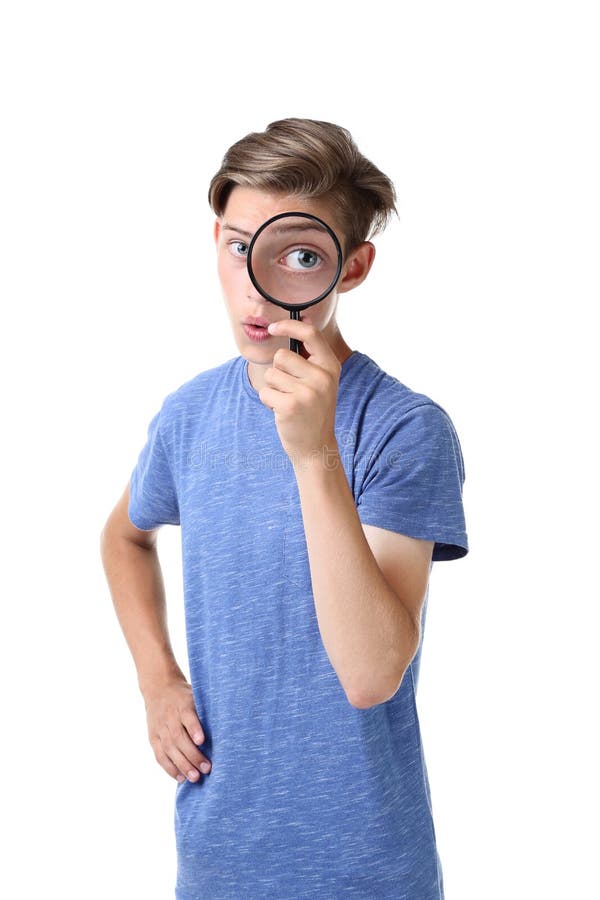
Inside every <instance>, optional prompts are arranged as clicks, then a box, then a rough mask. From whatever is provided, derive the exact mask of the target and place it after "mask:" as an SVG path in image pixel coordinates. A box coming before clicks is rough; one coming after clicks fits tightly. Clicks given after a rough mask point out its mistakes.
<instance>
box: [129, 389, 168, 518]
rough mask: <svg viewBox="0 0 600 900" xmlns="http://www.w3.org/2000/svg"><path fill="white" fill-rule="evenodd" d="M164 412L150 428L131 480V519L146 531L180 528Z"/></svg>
mask: <svg viewBox="0 0 600 900" xmlns="http://www.w3.org/2000/svg"><path fill="white" fill-rule="evenodd" d="M163 408H164V405H163ZM162 411H163V410H162V408H161V410H159V412H157V413H156V415H155V416H154V418H153V419H152V420H151V422H150V424H149V426H148V437H147V441H146V444H145V445H144V447H143V448H142V451H141V453H140V455H139V457H138V461H137V463H136V466H135V468H134V469H133V472H132V473H131V478H130V485H129V509H128V513H129V519H130V520H131V522H133V524H134V525H135V526H136V528H141V529H142V530H144V531H151V530H152V529H153V528H158V527H159V526H160V525H179V503H178V499H177V490H176V487H175V482H174V479H173V473H172V470H171V464H170V462H169V457H168V453H167V450H166V448H165V443H164V440H163V436H162V434H161V429H160V424H161V414H162Z"/></svg>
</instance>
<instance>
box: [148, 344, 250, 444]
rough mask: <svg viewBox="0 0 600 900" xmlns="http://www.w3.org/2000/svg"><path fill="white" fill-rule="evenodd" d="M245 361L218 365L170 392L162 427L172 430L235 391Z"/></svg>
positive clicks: (236, 359) (234, 359) (163, 409)
mask: <svg viewBox="0 0 600 900" xmlns="http://www.w3.org/2000/svg"><path fill="white" fill-rule="evenodd" d="M242 361H243V360H242V357H241V356H234V357H232V358H231V359H228V360H227V361H226V362H224V363H221V364H220V365H218V366H213V368H211V369H205V370H204V371H202V372H199V373H198V374H197V375H194V377H193V378H190V379H188V380H187V381H184V382H183V383H182V384H180V385H179V386H178V387H177V388H175V390H173V391H171V392H170V393H168V394H167V395H166V396H165V397H164V399H163V401H162V406H161V409H160V413H159V415H160V424H161V426H162V427H164V428H168V427H169V426H170V425H173V424H174V423H175V422H177V421H178V420H180V419H181V418H182V416H185V415H186V414H188V413H190V412H192V411H193V410H197V409H199V408H202V407H203V406H204V405H205V404H206V403H207V402H209V401H213V402H216V403H218V402H219V399H220V397H221V396H222V395H224V394H225V393H226V392H230V391H231V388H232V385H233V384H234V382H235V379H236V378H238V377H239V371H238V370H239V367H240V364H241V362H242Z"/></svg>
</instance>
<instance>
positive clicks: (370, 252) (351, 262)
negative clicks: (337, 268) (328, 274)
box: [336, 241, 375, 294]
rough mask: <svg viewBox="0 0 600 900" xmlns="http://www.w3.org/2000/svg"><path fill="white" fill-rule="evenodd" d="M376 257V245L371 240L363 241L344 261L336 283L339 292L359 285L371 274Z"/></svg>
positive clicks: (341, 292)
mask: <svg viewBox="0 0 600 900" xmlns="http://www.w3.org/2000/svg"><path fill="white" fill-rule="evenodd" d="M374 259H375V245H374V244H372V243H371V241H363V243H362V244H359V245H358V247H355V248H354V250H352V252H351V253H350V255H349V256H348V258H347V260H346V262H345V263H344V267H343V269H342V274H341V276H340V280H339V281H338V283H337V285H336V290H337V292H338V294H343V293H345V292H346V291H351V290H352V288H355V287H358V285H359V284H361V283H362V282H363V281H364V280H365V278H366V277H367V275H368V274H369V272H370V270H371V266H372V265H373V260H374Z"/></svg>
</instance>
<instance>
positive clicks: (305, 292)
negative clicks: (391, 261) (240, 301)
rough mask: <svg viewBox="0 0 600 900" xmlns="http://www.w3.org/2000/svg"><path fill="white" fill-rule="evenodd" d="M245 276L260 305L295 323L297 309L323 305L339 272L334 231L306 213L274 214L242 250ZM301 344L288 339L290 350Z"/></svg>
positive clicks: (339, 248) (298, 317)
mask: <svg viewBox="0 0 600 900" xmlns="http://www.w3.org/2000/svg"><path fill="white" fill-rule="evenodd" d="M247 264H248V274H249V275H250V279H251V281H252V284H253V285H254V287H255V288H256V290H257V291H258V292H259V294H261V295H262V296H263V297H264V298H265V299H266V300H270V301H271V303H276V304H277V306H281V307H282V308H283V309H287V310H289V313H290V319H297V320H299V319H300V313H301V312H302V310H304V309H307V307H309V306H314V304H315V303H318V302H319V301H320V300H323V299H324V298H325V297H326V296H327V295H328V294H330V293H331V291H332V290H333V289H334V287H335V286H336V284H337V282H338V279H339V277H340V274H341V271H342V248H341V247H340V242H339V240H338V238H337V236H336V234H335V232H334V231H332V229H331V228H330V227H329V225H327V223H326V222H324V221H323V220H322V219H319V218H318V217H317V216H313V215H311V214H310V213H301V212H285V213H279V214H278V215H276V216H273V217H272V218H270V219H267V221H266V222H263V224H262V225H261V226H260V228H259V229H258V230H257V231H255V233H254V235H253V237H252V240H251V241H250V244H249V246H248V253H247ZM301 346H302V342H301V341H298V340H296V338H290V350H293V351H294V352H295V353H300V347H301Z"/></svg>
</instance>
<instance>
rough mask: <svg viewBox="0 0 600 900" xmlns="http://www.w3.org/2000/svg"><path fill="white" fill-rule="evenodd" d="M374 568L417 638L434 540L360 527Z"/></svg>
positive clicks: (371, 527) (372, 527)
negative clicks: (402, 607) (386, 585)
mask: <svg viewBox="0 0 600 900" xmlns="http://www.w3.org/2000/svg"><path fill="white" fill-rule="evenodd" d="M362 527H363V531H364V534H365V537H366V539H367V542H368V544H369V547H370V548H371V552H372V553H373V556H374V557H375V559H376V561H377V565H378V566H379V569H380V571H381V573H382V575H383V577H384V578H385V580H386V582H387V583H388V585H389V587H390V588H391V589H392V590H393V591H394V593H395V594H396V596H397V597H398V599H399V600H400V602H401V603H402V605H403V606H404V608H405V609H406V610H407V611H408V613H409V615H410V617H411V618H412V620H413V622H414V625H415V630H416V635H417V636H420V629H421V607H422V605H423V601H424V599H425V594H426V592H427V582H428V580H429V570H430V565H431V557H432V554H433V545H434V541H426V540H421V539H419V538H413V537H408V535H405V534H399V533H397V532H395V531H388V530H387V529H386V528H378V527H376V526H375V525H365V524H364V523H363V525H362Z"/></svg>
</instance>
